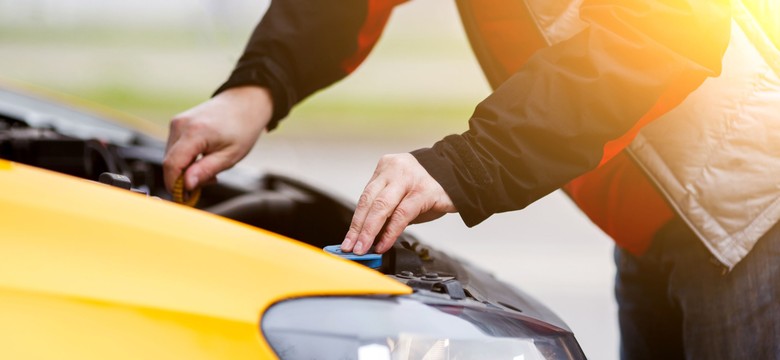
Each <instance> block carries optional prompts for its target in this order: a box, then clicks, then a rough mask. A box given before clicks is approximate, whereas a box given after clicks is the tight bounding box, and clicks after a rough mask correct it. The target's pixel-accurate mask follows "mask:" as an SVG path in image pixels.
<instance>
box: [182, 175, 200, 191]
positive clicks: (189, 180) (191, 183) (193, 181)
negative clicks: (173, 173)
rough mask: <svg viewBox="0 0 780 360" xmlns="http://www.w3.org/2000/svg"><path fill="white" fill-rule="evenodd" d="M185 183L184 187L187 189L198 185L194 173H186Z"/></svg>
mask: <svg viewBox="0 0 780 360" xmlns="http://www.w3.org/2000/svg"><path fill="white" fill-rule="evenodd" d="M185 185H186V186H185V188H187V190H194V189H195V188H196V187H197V186H198V177H197V176H195V174H190V175H188V176H187V181H186V184H185Z"/></svg>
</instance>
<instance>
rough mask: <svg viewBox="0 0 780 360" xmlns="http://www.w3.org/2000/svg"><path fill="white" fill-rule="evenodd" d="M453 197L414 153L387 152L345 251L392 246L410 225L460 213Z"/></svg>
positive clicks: (365, 193)
mask: <svg viewBox="0 0 780 360" xmlns="http://www.w3.org/2000/svg"><path fill="white" fill-rule="evenodd" d="M456 211H457V209H455V205H453V204H452V200H451V199H450V197H449V196H448V195H447V193H446V192H445V191H444V189H443V188H442V187H441V185H439V183H438V182H436V180H434V179H433V177H431V175H430V174H428V172H427V171H426V170H425V168H423V167H422V165H420V163H418V162H417V159H415V158H414V156H412V155H411V154H408V153H405V154H393V155H385V156H383V157H382V158H381V159H380V160H379V164H377V166H376V170H375V171H374V175H373V177H371V180H369V182H368V185H366V188H365V189H364V190H363V194H362V195H360V200H358V205H357V209H356V210H355V215H354V216H353V217H352V224H351V225H350V226H349V232H347V236H346V237H345V238H344V242H343V243H342V244H341V250H342V251H344V252H354V253H355V254H358V255H362V254H365V253H366V252H368V250H369V249H370V248H371V245H372V244H373V243H374V240H375V239H376V240H377V243H376V247H375V248H374V251H376V252H377V253H383V252H385V251H387V250H389V249H390V247H391V246H392V245H393V243H394V242H395V240H396V239H397V238H398V236H399V235H401V233H402V232H403V231H404V229H405V228H406V226H408V225H409V224H413V223H421V222H426V221H431V220H434V219H438V218H440V217H441V216H443V215H444V214H445V213H451V212H456Z"/></svg>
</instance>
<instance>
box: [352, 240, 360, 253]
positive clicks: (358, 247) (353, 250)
mask: <svg viewBox="0 0 780 360" xmlns="http://www.w3.org/2000/svg"><path fill="white" fill-rule="evenodd" d="M352 252H354V253H355V254H358V255H362V254H361V253H362V252H363V243H360V242H359V243H357V244H355V247H354V248H353V249H352Z"/></svg>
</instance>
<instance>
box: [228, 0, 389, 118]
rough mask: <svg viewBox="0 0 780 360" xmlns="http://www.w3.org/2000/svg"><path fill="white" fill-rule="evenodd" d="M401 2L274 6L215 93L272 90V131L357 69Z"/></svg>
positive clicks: (334, 0)
mask: <svg viewBox="0 0 780 360" xmlns="http://www.w3.org/2000/svg"><path fill="white" fill-rule="evenodd" d="M401 2H403V1H402V0H379V1H377V0H283V1H282V0H278V1H272V2H271V6H270V7H269V9H268V11H267V13H266V14H265V16H264V17H263V19H262V21H261V22H260V24H259V25H258V26H257V28H256V29H255V30H254V32H253V33H252V36H251V37H250V39H249V43H248V44H247V46H246V49H245V51H244V53H243V55H242V56H241V58H240V59H239V61H238V64H237V65H236V68H235V70H234V71H233V73H232V74H231V75H230V77H229V79H228V80H227V82H225V84H223V85H222V86H221V87H220V88H219V90H217V93H219V92H221V91H223V90H225V89H227V88H231V87H235V86H242V85H255V86H262V87H266V88H268V89H269V90H270V92H271V94H272V97H273V100H274V113H273V116H272V119H271V123H270V124H269V125H268V127H269V128H273V127H275V126H276V123H277V122H278V121H279V120H281V119H282V118H284V117H285V116H286V115H287V114H288V113H289V111H290V109H291V108H292V107H293V106H294V105H295V104H297V103H299V102H300V101H302V100H303V99H304V98H306V97H307V96H309V95H311V94H312V93H314V92H315V91H317V90H319V89H322V88H324V87H326V86H328V85H330V84H332V83H334V82H335V81H337V80H339V79H341V78H343V77H344V76H346V75H347V74H348V73H349V72H351V71H352V70H354V67H355V66H357V64H359V63H360V61H362V60H363V58H364V57H365V55H366V54H367V52H368V50H369V49H370V48H371V47H372V46H373V45H374V43H375V42H376V40H377V39H378V37H379V34H380V33H381V29H382V27H383V26H384V23H385V22H386V20H387V17H388V16H389V14H390V11H391V10H392V8H393V6H394V5H396V4H398V3H401Z"/></svg>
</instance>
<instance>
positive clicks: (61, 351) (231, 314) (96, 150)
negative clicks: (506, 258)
mask: <svg viewBox="0 0 780 360" xmlns="http://www.w3.org/2000/svg"><path fill="white" fill-rule="evenodd" d="M163 150H164V143H163V142H162V141H160V140H158V139H157V138H155V137H153V136H150V135H148V134H147V133H144V132H141V131H139V130H136V129H134V128H131V127H130V126H129V125H126V124H122V123H119V122H116V121H111V120H108V119H106V118H105V117H101V116H96V115H92V114H90V113H87V112H82V111H79V110H74V109H72V108H70V107H68V106H64V105H58V104H56V103H54V102H52V101H49V100H43V99H41V98H38V97H33V96H29V95H25V94H21V93H19V92H16V91H11V90H8V89H3V88H0V158H1V159H0V209H2V215H1V216H0V359H271V358H281V359H326V360H327V359H359V360H366V359H388V360H389V359H525V360H532V359H584V358H585V356H584V355H583V353H582V351H581V349H580V347H579V345H578V343H577V341H576V339H575V337H574V335H573V334H572V333H571V331H570V330H568V328H567V327H566V325H565V324H564V323H563V322H562V321H561V320H560V319H558V318H557V317H556V316H555V315H554V314H552V313H551V312H550V311H549V310H548V309H546V308H545V307H544V306H543V305H541V304H539V303H538V302H536V301H534V300H532V299H531V298H529V297H528V296H527V295H525V294H524V293H522V292H521V291H518V290H515V289H513V288H511V287H509V286H508V285H506V284H504V283H501V282H499V281H497V280H495V279H494V278H493V277H492V276H491V275H489V274H487V273H485V272H484V271H482V270H480V269H478V268H476V267H474V266H472V265H469V264H466V263H464V262H462V261H460V260H458V259H455V258H452V257H449V256H447V255H446V254H445V253H443V252H440V251H436V250H434V249H431V248H430V247H427V246H425V245H424V244H422V243H420V242H419V241H417V240H416V239H414V238H413V237H411V236H410V235H408V234H404V235H403V236H402V238H401V239H400V240H399V241H398V242H397V244H396V245H395V246H394V248H393V249H392V250H391V251H389V252H388V253H387V254H384V255H382V256H378V255H377V256H369V257H367V258H359V259H355V260H356V261H352V260H349V259H348V258H350V254H331V253H328V252H326V251H324V250H323V248H324V247H326V246H328V245H333V244H338V243H339V242H340V240H341V239H342V238H343V236H344V234H345V233H346V228H347V226H348V225H349V220H350V218H351V214H352V210H353V205H352V204H349V203H346V202H343V201H340V200H338V199H335V198H334V197H332V196H329V195H327V194H325V193H323V192H322V191H320V190H318V189H316V188H314V187H311V186H308V185H305V184H302V183H299V182H297V181H295V180H294V179H289V178H285V177H283V176H278V175H265V176H254V175H250V174H247V173H245V172H242V171H240V169H239V170H234V171H229V172H227V173H226V174H225V176H224V177H222V178H221V181H220V183H219V184H216V185H212V186H209V187H207V188H205V189H203V193H202V196H201V199H200V202H199V204H198V209H193V208H189V207H186V206H183V205H178V204H175V203H173V202H170V201H166V199H168V195H167V193H166V192H165V189H164V188H163V185H162V174H161V160H162V156H163ZM104 173H107V174H105V175H103V176H102V177H101V174H104ZM101 182H102V183H101ZM293 239H294V240H293Z"/></svg>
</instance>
